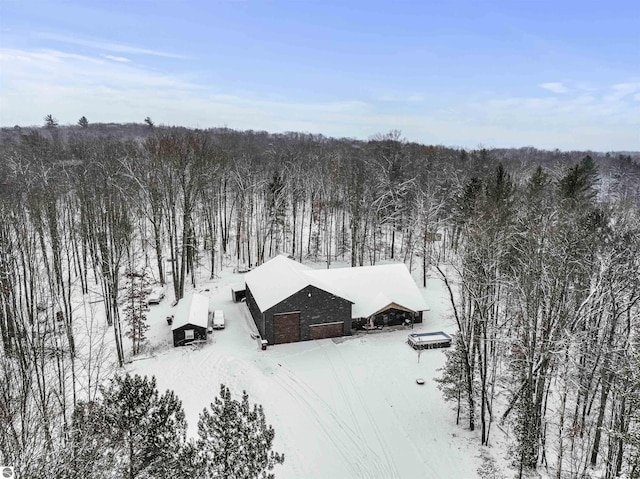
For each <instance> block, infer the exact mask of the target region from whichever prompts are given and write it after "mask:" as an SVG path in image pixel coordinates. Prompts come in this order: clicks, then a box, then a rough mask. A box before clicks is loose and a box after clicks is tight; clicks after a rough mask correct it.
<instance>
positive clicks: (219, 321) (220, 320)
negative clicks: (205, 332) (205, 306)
mask: <svg viewBox="0 0 640 479" xmlns="http://www.w3.org/2000/svg"><path fill="white" fill-rule="evenodd" d="M213 329H224V311H222V310H221V309H216V310H215V311H214V313H213Z"/></svg>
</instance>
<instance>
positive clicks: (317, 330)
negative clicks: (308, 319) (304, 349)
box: [309, 321, 344, 339]
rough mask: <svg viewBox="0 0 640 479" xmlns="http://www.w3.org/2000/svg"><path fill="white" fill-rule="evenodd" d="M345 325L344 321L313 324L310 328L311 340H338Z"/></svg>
mask: <svg viewBox="0 0 640 479" xmlns="http://www.w3.org/2000/svg"><path fill="white" fill-rule="evenodd" d="M343 331H344V323H343V322H342V321H339V322H335V323H327V324H312V325H311V326H309V336H310V337H311V339H324V338H337V337H338V336H342V334H343Z"/></svg>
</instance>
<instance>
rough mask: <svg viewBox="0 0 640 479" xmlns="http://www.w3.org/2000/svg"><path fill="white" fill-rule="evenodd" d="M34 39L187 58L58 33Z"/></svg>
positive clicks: (38, 35)
mask: <svg viewBox="0 0 640 479" xmlns="http://www.w3.org/2000/svg"><path fill="white" fill-rule="evenodd" d="M32 35H33V36H35V37H38V38H42V39H44V40H53V41H57V42H61V43H67V44H70V45H78V46H83V47H89V48H95V49H97V50H105V51H110V52H117V53H129V54H133V55H149V56H155V57H164V58H179V59H186V58H189V57H187V56H185V55H180V54H177V53H171V52H163V51H160V50H153V49H150V48H140V47H136V46H132V45H124V44H121V43H113V42H105V41H102V40H95V39H91V38H81V37H72V36H69V35H61V34H58V33H49V32H36V33H33V34H32Z"/></svg>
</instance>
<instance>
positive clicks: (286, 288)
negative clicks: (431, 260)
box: [245, 256, 429, 318]
mask: <svg viewBox="0 0 640 479" xmlns="http://www.w3.org/2000/svg"><path fill="white" fill-rule="evenodd" d="M245 281H246V283H247V286H248V287H249V289H250V290H251V294H252V295H253V297H254V299H255V301H256V303H257V305H258V307H259V308H260V310H261V311H266V310H267V309H269V308H271V307H272V306H275V305H276V304H278V303H279V302H281V301H283V300H285V299H287V298H288V297H290V296H291V295H293V294H294V293H297V292H298V291H300V290H301V289H303V288H305V287H306V286H309V285H312V286H315V287H317V288H319V289H322V290H324V291H327V292H329V293H331V294H334V295H336V296H338V297H340V298H344V299H346V300H348V301H350V302H351V303H353V305H352V307H351V317H352V318H366V317H368V316H371V315H372V314H376V313H378V312H380V311H384V310H385V309H388V308H390V307H393V308H396V309H402V310H406V311H411V312H414V311H426V310H428V309H429V308H428V306H427V304H426V302H425V300H424V298H423V296H422V294H421V293H420V290H419V289H418V286H417V285H416V283H415V281H414V280H413V278H412V277H411V275H410V274H409V271H408V270H407V267H406V266H405V265H404V264H401V263H398V264H386V265H377V266H362V267H356V268H334V269H322V270H314V269H311V268H309V267H308V266H305V265H303V264H301V263H298V262H297V261H293V260H290V259H288V258H286V257H285V256H277V257H275V258H273V259H272V260H269V261H267V262H266V263H264V264H263V265H261V266H260V267H258V268H256V269H254V270H253V271H251V272H250V273H247V274H246V275H245Z"/></svg>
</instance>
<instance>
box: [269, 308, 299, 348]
mask: <svg viewBox="0 0 640 479" xmlns="http://www.w3.org/2000/svg"><path fill="white" fill-rule="evenodd" d="M296 341H300V312H299V311H298V312H295V313H282V314H274V315H273V342H274V344H282V343H295V342H296Z"/></svg>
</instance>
